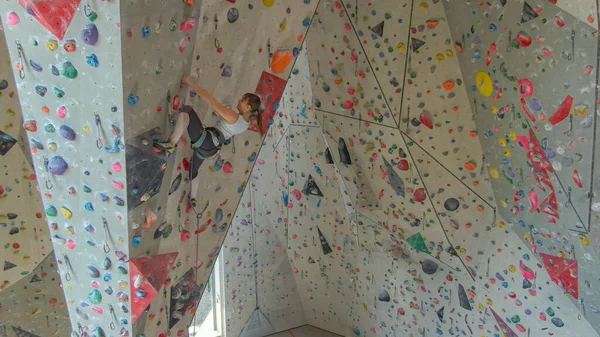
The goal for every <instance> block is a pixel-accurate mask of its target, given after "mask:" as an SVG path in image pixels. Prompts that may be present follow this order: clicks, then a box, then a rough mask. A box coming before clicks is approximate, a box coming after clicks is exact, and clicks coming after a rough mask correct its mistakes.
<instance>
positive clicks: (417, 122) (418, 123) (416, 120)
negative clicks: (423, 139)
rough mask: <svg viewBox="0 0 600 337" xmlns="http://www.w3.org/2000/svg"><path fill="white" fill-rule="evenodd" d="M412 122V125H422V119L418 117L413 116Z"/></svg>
mask: <svg viewBox="0 0 600 337" xmlns="http://www.w3.org/2000/svg"><path fill="white" fill-rule="evenodd" d="M410 124H411V125H412V126H419V125H421V121H420V120H418V119H416V118H413V119H411V120H410Z"/></svg>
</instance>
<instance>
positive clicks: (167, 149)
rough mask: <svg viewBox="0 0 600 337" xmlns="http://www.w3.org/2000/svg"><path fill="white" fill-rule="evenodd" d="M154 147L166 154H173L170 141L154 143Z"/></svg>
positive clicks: (173, 150)
mask: <svg viewBox="0 0 600 337" xmlns="http://www.w3.org/2000/svg"><path fill="white" fill-rule="evenodd" d="M154 145H155V146H156V147H158V148H159V149H161V150H163V151H165V152H167V153H175V147H174V146H173V144H171V140H166V141H164V142H156V143H154Z"/></svg>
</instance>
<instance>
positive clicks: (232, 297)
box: [204, 185, 257, 336]
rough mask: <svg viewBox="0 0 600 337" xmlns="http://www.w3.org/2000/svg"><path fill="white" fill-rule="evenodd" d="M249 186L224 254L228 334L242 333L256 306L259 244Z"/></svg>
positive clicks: (224, 298)
mask: <svg viewBox="0 0 600 337" xmlns="http://www.w3.org/2000/svg"><path fill="white" fill-rule="evenodd" d="M249 186H250V185H247V186H246V189H245V190H244V194H243V195H242V199H241V200H240V207H239V208H238V210H237V212H236V213H235V216H234V217H233V220H232V222H231V226H229V231H227V237H225V241H224V242H223V248H222V249H223V254H222V255H221V256H222V258H223V262H222V263H223V269H224V271H223V272H224V273H225V278H224V281H223V283H224V284H223V287H224V288H225V292H224V293H223V295H222V296H223V303H225V319H226V326H225V329H226V335H228V336H239V335H240V333H241V332H242V330H243V329H244V326H245V325H246V323H247V322H248V320H249V319H250V316H252V313H253V312H254V309H256V292H255V291H256V275H255V269H256V268H257V266H256V264H255V261H256V259H257V256H256V254H254V247H255V246H254V241H253V240H252V237H253V233H252V231H253V230H254V222H253V220H252V208H253V205H252V202H251V201H250V192H249V190H250V187H249ZM204 296H206V294H205V295H204Z"/></svg>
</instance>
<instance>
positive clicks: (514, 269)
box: [508, 264, 517, 273]
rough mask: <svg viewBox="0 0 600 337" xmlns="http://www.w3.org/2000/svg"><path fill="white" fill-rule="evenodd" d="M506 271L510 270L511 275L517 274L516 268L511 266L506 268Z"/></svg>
mask: <svg viewBox="0 0 600 337" xmlns="http://www.w3.org/2000/svg"><path fill="white" fill-rule="evenodd" d="M508 270H510V272H511V273H516V272H517V267H515V266H513V265H512V264H511V265H510V266H508Z"/></svg>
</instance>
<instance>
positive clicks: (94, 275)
mask: <svg viewBox="0 0 600 337" xmlns="http://www.w3.org/2000/svg"><path fill="white" fill-rule="evenodd" d="M87 270H88V275H90V277H91V278H98V277H100V271H99V270H98V268H96V267H94V266H92V265H91V264H90V265H88V267H87Z"/></svg>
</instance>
